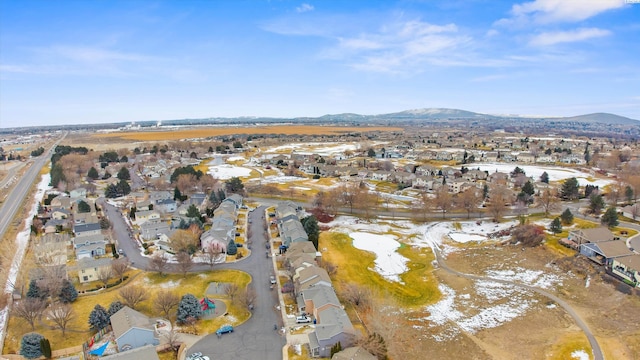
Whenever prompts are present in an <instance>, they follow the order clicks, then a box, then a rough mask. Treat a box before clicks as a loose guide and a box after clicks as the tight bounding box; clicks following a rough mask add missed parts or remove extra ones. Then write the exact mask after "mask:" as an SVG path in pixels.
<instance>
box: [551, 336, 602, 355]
mask: <svg viewBox="0 0 640 360" xmlns="http://www.w3.org/2000/svg"><path fill="white" fill-rule="evenodd" d="M575 351H583V352H584V353H586V354H589V359H593V357H592V356H591V355H590V354H591V346H590V345H589V341H588V340H587V337H586V336H585V335H584V333H582V332H580V333H573V334H565V335H564V336H562V337H560V338H558V339H557V342H556V343H555V344H553V345H551V349H549V350H548V351H547V352H546V353H547V355H546V359H547V360H560V359H575V358H576V357H573V356H572V355H571V354H572V353H573V352H575Z"/></svg>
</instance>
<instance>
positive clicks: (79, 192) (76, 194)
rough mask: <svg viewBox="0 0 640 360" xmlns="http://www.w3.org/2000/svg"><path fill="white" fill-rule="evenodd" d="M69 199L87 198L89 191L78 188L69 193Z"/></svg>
mask: <svg viewBox="0 0 640 360" xmlns="http://www.w3.org/2000/svg"><path fill="white" fill-rule="evenodd" d="M69 197H70V198H71V200H79V199H86V198H87V189H85V188H82V187H81V188H76V189H73V190H71V191H70V192H69Z"/></svg>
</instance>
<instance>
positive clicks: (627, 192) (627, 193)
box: [624, 185, 633, 204]
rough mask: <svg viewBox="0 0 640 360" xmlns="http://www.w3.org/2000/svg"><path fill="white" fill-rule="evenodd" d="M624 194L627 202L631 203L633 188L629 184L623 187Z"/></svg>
mask: <svg viewBox="0 0 640 360" xmlns="http://www.w3.org/2000/svg"><path fill="white" fill-rule="evenodd" d="M624 196H625V198H627V202H628V203H629V204H631V201H632V200H633V188H631V186H629V185H627V187H626V188H624Z"/></svg>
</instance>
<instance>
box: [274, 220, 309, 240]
mask: <svg viewBox="0 0 640 360" xmlns="http://www.w3.org/2000/svg"><path fill="white" fill-rule="evenodd" d="M278 231H279V232H280V239H282V245H284V246H286V247H289V246H291V244H292V243H295V242H307V241H309V236H308V235H307V232H306V231H305V230H304V227H303V226H302V223H301V222H300V220H298V217H297V216H294V217H292V218H289V219H287V220H285V221H284V222H282V221H278Z"/></svg>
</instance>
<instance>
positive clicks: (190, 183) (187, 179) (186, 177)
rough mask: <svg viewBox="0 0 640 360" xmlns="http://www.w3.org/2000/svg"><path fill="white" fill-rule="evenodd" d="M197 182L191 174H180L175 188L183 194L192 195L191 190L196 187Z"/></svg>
mask: <svg viewBox="0 0 640 360" xmlns="http://www.w3.org/2000/svg"><path fill="white" fill-rule="evenodd" d="M197 182H198V180H197V179H196V176H195V175H193V174H181V175H180V176H178V179H177V180H176V186H177V187H178V190H180V192H181V193H182V194H183V195H184V194H193V189H194V188H195V187H196V184H197Z"/></svg>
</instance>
